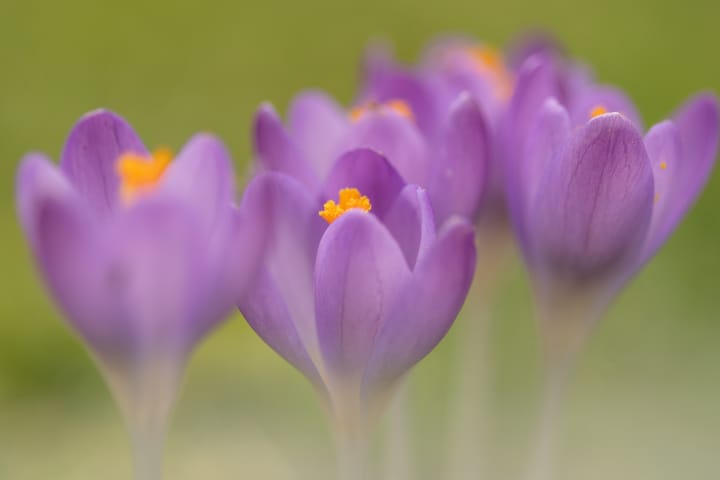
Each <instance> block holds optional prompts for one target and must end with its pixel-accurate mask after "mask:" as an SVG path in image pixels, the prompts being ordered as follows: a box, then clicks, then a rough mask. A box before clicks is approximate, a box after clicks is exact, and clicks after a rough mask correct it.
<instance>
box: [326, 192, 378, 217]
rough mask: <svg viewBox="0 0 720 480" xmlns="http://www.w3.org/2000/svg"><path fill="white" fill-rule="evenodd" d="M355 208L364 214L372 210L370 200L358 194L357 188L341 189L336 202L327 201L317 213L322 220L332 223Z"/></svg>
mask: <svg viewBox="0 0 720 480" xmlns="http://www.w3.org/2000/svg"><path fill="white" fill-rule="evenodd" d="M353 208H357V209H359V210H362V211H364V212H369V211H370V209H372V205H371V204H370V199H369V198H368V197H366V196H365V195H362V194H361V193H360V190H358V189H357V188H343V189H342V190H340V192H339V193H338V202H337V203H335V201H334V200H328V201H327V202H325V204H324V205H323V209H322V210H320V212H318V215H320V216H321V217H322V218H324V219H325V221H326V222H328V223H333V222H334V221H335V220H337V219H338V218H340V217H341V216H342V215H343V214H344V213H345V212H347V211H348V210H350V209H353Z"/></svg>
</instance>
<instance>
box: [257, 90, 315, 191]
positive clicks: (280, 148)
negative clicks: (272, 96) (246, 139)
mask: <svg viewBox="0 0 720 480" xmlns="http://www.w3.org/2000/svg"><path fill="white" fill-rule="evenodd" d="M253 138H254V142H255V143H254V146H255V154H256V155H257V161H258V162H259V164H260V167H261V168H262V169H263V170H265V171H270V172H279V173H284V174H287V175H290V176H291V177H293V178H295V179H297V180H298V181H299V182H300V183H302V184H303V185H305V187H306V188H309V189H311V190H313V191H315V189H317V186H318V177H317V176H316V175H315V172H314V171H313V168H312V166H311V165H310V163H308V161H307V159H306V158H305V157H303V154H302V152H301V151H300V150H299V149H298V147H297V145H295V143H294V142H293V141H292V139H291V138H290V137H289V135H288V133H287V132H286V131H285V127H284V126H283V124H282V121H281V120H280V118H279V117H278V115H277V113H275V110H274V109H273V107H272V106H271V105H269V104H265V105H262V106H261V107H260V109H259V110H258V112H257V113H256V114H255V124H254V137H253Z"/></svg>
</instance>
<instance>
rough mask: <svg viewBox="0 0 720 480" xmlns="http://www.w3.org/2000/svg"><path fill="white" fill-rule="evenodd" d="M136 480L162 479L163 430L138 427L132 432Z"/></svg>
mask: <svg viewBox="0 0 720 480" xmlns="http://www.w3.org/2000/svg"><path fill="white" fill-rule="evenodd" d="M131 441H132V447H133V448H132V450H133V469H134V472H135V477H134V478H135V480H161V479H162V476H163V451H164V447H165V433H164V432H163V431H162V430H156V429H152V430H147V429H136V430H134V431H132V432H131Z"/></svg>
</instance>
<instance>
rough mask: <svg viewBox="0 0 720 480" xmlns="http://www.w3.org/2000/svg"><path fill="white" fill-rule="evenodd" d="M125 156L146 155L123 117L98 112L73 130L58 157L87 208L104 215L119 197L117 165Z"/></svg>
mask: <svg viewBox="0 0 720 480" xmlns="http://www.w3.org/2000/svg"><path fill="white" fill-rule="evenodd" d="M125 153H136V154H139V155H147V150H146V149H145V146H144V145H143V143H142V141H141V140H140V138H139V137H138V136H137V134H136V133H135V131H134V130H133V128H132V127H131V126H130V124H128V123H127V122H126V121H125V120H124V119H123V118H122V117H120V116H119V115H117V114H115V113H113V112H109V111H107V110H97V111H94V112H91V113H88V114H87V115H85V116H84V117H82V118H81V119H80V121H78V123H77V124H76V125H75V126H74V127H73V129H72V131H71V132H70V136H69V137H68V139H67V142H66V143H65V147H64V148H63V152H62V156H61V157H60V168H61V169H62V171H63V172H64V174H65V175H66V176H67V177H68V179H69V180H70V182H71V183H72V184H73V185H74V187H75V189H76V190H77V191H78V192H79V193H80V194H81V195H82V196H83V197H85V199H86V201H87V202H88V205H90V207H91V208H92V209H93V210H95V211H97V212H98V213H100V214H105V213H108V212H109V211H110V210H112V209H113V208H115V205H116V204H117V201H118V198H119V196H118V186H119V178H118V176H117V173H116V163H117V160H118V159H119V158H120V156H121V155H123V154H125Z"/></svg>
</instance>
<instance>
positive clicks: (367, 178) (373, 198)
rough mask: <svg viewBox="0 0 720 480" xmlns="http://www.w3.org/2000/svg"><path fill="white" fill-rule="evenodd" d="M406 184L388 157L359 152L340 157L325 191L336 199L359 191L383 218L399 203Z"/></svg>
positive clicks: (367, 151) (366, 151) (363, 151)
mask: <svg viewBox="0 0 720 480" xmlns="http://www.w3.org/2000/svg"><path fill="white" fill-rule="evenodd" d="M404 186H405V182H404V181H403V179H402V178H401V177H400V175H398V172H397V171H396V170H395V169H394V168H393V166H392V165H390V162H388V161H387V160H386V159H385V157H383V156H382V155H380V154H379V153H376V152H374V151H372V150H368V149H358V150H353V151H350V152H347V153H345V154H344V155H343V156H342V157H340V158H339V159H338V160H337V162H335V166H334V167H333V169H332V171H331V172H330V174H329V175H328V178H327V179H326V180H325V186H324V188H323V191H324V192H325V197H326V198H328V199H336V198H337V196H338V192H339V191H340V190H341V189H343V188H348V187H351V188H357V189H358V190H360V193H362V194H363V195H365V196H367V197H368V198H369V199H370V203H371V204H372V213H374V214H375V215H377V216H378V217H380V218H383V217H384V215H385V214H386V212H387V211H388V209H389V208H390V207H391V206H392V204H393V203H394V202H395V199H396V198H397V196H398V195H399V194H400V191H401V190H402V189H403V187H404Z"/></svg>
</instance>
